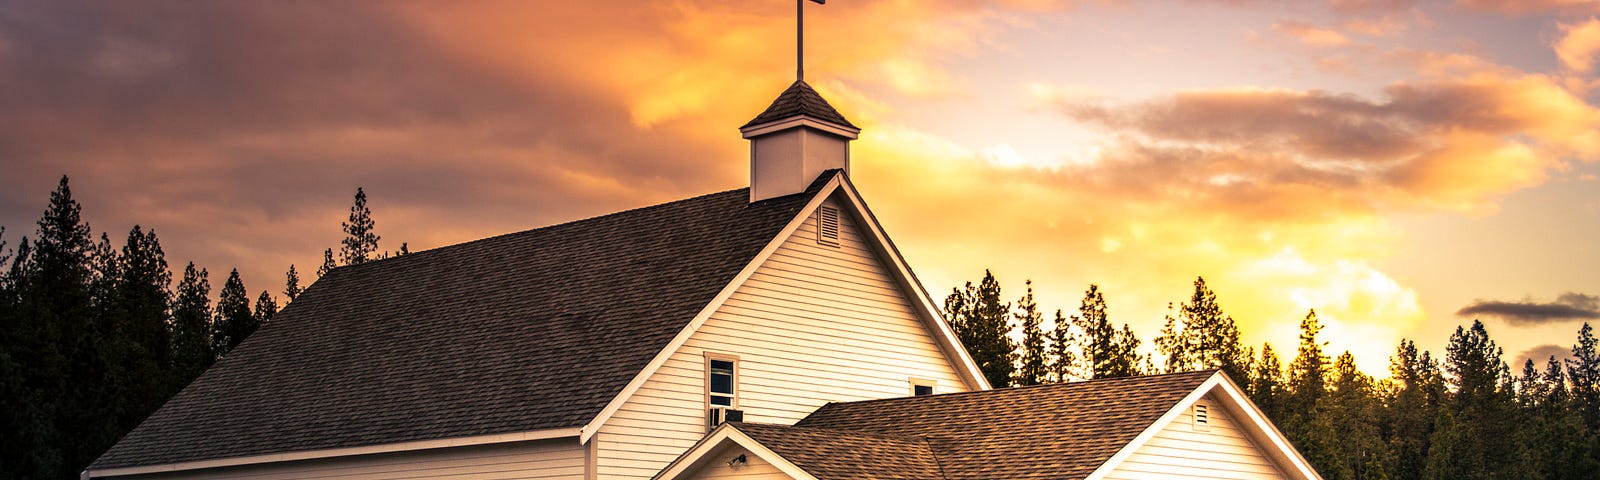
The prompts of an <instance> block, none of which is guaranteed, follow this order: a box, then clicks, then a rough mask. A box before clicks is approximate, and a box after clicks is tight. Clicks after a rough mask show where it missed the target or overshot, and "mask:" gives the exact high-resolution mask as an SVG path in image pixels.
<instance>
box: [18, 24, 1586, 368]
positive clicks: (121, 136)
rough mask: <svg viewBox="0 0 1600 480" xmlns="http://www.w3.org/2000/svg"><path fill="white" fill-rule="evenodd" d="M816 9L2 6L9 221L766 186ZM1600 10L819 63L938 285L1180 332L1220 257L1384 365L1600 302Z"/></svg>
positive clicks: (1248, 332)
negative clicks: (72, 199) (990, 285)
mask: <svg viewBox="0 0 1600 480" xmlns="http://www.w3.org/2000/svg"><path fill="white" fill-rule="evenodd" d="M793 8H794V5H793V2H789V1H777V0H771V1H766V0H763V1H737V2H711V1H691V0H679V1H637V0H631V1H586V2H555V1H550V2H528V1H506V2H487V1H471V2H465V1H461V2H431V3H425V2H394V1H385V2H376V1H373V2H348V1H331V2H328V1H324V2H256V3H245V2H205V3H201V2H171V3H169V2H148V1H138V2H101V3H94V4H77V3H74V2H62V1H39V2H16V1H9V0H0V172H3V173H0V225H5V226H6V227H7V229H8V230H7V232H6V236H5V238H6V239H8V240H10V241H11V244H12V245H15V241H16V239H17V238H18V237H19V236H20V235H22V234H28V235H31V234H32V230H33V222H34V221H35V220H36V219H37V218H38V216H39V213H40V212H41V211H42V210H43V208H44V204H45V201H46V199H47V194H48V192H49V190H50V189H51V188H53V187H54V185H55V180H56V179H57V178H58V177H59V176H60V175H62V174H67V175H70V176H71V177H72V182H73V185H74V187H75V191H76V193H77V194H78V197H79V199H80V201H81V202H82V203H83V204H84V208H85V217H86V219H87V220H88V221H89V222H90V223H91V224H92V225H93V226H94V227H95V229H96V232H102V231H105V232H110V233H111V235H112V237H113V238H114V239H117V240H118V241H119V243H120V238H121V237H122V236H123V235H125V234H126V231H127V229H128V228H129V227H131V226H132V225H133V224H135V223H139V224H142V225H145V226H147V227H152V228H154V229H155V230H156V231H157V232H158V233H159V234H160V236H161V238H162V240H163V243H164V245H165V247H166V251H167V254H168V258H169V261H170V262H172V263H173V264H174V268H175V269H177V270H181V269H182V263H183V262H186V261H188V260H193V261H195V262H197V263H198V264H200V265H201V266H204V267H208V268H210V269H211V270H212V276H213V277H212V278H213V280H212V281H213V283H215V284H220V283H221V278H222V277H223V276H224V275H225V274H226V273H225V272H226V271H227V270H228V269H229V268H231V267H235V266H237V267H238V268H239V269H240V270H241V272H242V273H243V275H244V280H245V283H246V285H247V286H248V287H249V288H250V289H251V290H253V291H260V290H262V289H271V290H272V291H274V292H278V291H281V290H282V280H283V271H284V270H285V268H286V267H287V266H288V265H289V264H290V263H294V264H296V265H298V266H299V268H300V270H301V271H302V272H310V271H313V270H315V266H316V265H317V264H318V263H319V258H320V252H321V251H322V249H323V248H326V247H333V246H336V245H337V242H338V240H339V238H340V237H341V233H340V231H339V229H338V226H339V222H340V220H342V218H343V217H344V215H345V213H346V209H347V208H348V206H349V202H350V196H351V194H352V193H353V191H354V189H355V187H356V186H358V185H360V186H363V187H365V188H366V189H367V191H368V193H369V194H370V196H371V198H372V200H371V201H372V208H373V210H374V211H375V215H376V217H377V221H378V229H379V233H380V234H381V235H382V236H383V242H382V246H383V247H384V248H387V249H396V248H398V247H399V242H402V241H404V242H408V243H409V246H410V248H411V249H412V250H421V249H426V248H432V247H438V246H442V245H448V244H453V243H457V242H462V241H467V240H472V239H476V238H481V237H484V236H488V235H492V234H497V233H504V232H510V231H517V230H524V229H528V228H534V227H538V226H544V225H549V224H553V223H558V222H562V221H568V220H574V219H579V218H584V217H588V216H593V215H597V214H603V213H608V212H612V211H616V210H621V209H625V208H631V207H637V206H643V205H648V204H653V203H659V202H663V201H668V200H673V199H677V198H682V197H687V196H691V195H696V194H701V193H708V192H712V191H720V190H725V189H730V188H738V187H742V186H744V185H745V184H746V182H747V176H746V175H747V168H748V166H747V158H746V154H747V146H746V144H745V143H744V141H743V140H741V139H740V138H739V135H738V132H737V127H738V126H739V125H741V124H743V123H744V122H745V121H746V120H748V119H750V118H751V117H753V116H754V115H755V114H756V113H759V112H760V110H761V109H762V108H763V107H764V106H765V105H766V104H767V103H768V102H770V101H771V100H772V98H773V97H774V96H776V95H777V93H778V92H779V91H781V90H782V89H783V88H784V87H785V86H787V85H788V83H789V82H790V81H792V75H793V73H792V72H793V47H794V45H793V41H794V38H793V30H792V29H793ZM1597 15H1600V2H1594V1H1585V0H1533V1H1493V2H1490V1H1481V0H1463V1H1460V2H1411V1H1405V0H1331V1H1329V2H1326V3H1317V2H1309V1H1307V2H1279V1H1265V0H1263V1H1249V0H1239V1H1225V0H1216V1H1191V2H1182V1H1159V2H1109V1H1108V2H1087V3H1066V2H1053V1H1048V0H1014V1H1005V2H979V1H956V0H945V1H926V0H919V1H909V0H885V1H869V0H836V1H834V2H829V4H828V5H826V6H817V5H808V14H807V28H808V37H807V40H808V42H807V43H808V45H807V65H808V80H810V81H811V83H812V84H813V85H815V86H816V87H817V88H818V89H819V90H820V91H821V92H822V93H823V95H824V96H826V97H827V98H828V99H829V100H830V101H831V102H832V103H833V104H834V105H835V106H836V107H838V109H839V110H840V111H842V112H843V113H844V114H845V115H846V116H847V117H848V118H850V120H851V121H852V122H854V123H856V124H857V125H860V126H861V127H862V129H863V132H862V135H861V140H859V141H857V142H856V143H855V146H854V153H853V167H854V169H855V170H854V171H853V172H852V176H853V178H854V180H855V183H856V184H857V186H859V187H860V189H861V190H862V192H863V194H864V195H865V196H866V199H867V201H868V202H869V203H870V204H871V206H872V207H873V208H874V210H875V212H876V214H877V215H878V217H879V219H880V220H881V221H882V222H883V223H884V225H885V227H886V228H887V229H888V231H889V232H890V234H891V235H892V236H893V237H894V239H895V241H896V243H897V244H898V246H899V247H900V249H901V251H902V252H904V253H905V255H906V256H907V258H908V260H909V261H910V262H911V264H912V266H913V268H914V269H915V270H916V271H917V272H918V274H919V275H920V277H921V279H922V280H923V282H924V283H925V284H926V285H927V287H928V289H929V291H930V292H932V293H933V294H934V295H935V297H937V299H942V297H943V295H944V294H946V293H948V292H949V290H950V288H952V287H954V286H956V285H958V284H959V283H960V282H962V281H965V280H972V279H976V278H977V277H978V276H981V274H982V270H983V269H984V268H985V267H988V268H992V269H994V271H995V273H996V274H997V275H998V276H999V277H1000V278H1001V279H1002V281H1003V282H1004V283H1005V285H1006V287H1007V289H1008V294H1009V295H1010V296H1016V295H1020V294H1021V293H1022V292H1021V286H1022V281H1023V279H1025V278H1031V279H1033V280H1034V283H1035V285H1036V287H1037V288H1038V291H1039V295H1040V296H1041V297H1042V298H1041V302H1040V303H1041V304H1042V305H1044V306H1045V307H1047V308H1050V309H1055V308H1064V309H1068V310H1069V311H1070V310H1072V309H1075V308H1076V306H1077V303H1078V300H1079V299H1080V298H1081V295H1082V292H1083V290H1084V289H1085V288H1086V287H1087V285H1088V284H1089V283H1091V282H1094V283H1099V284H1101V285H1102V286H1103V287H1104V290H1105V291H1106V297H1107V300H1108V302H1109V304H1110V307H1111V315H1112V317H1113V320H1114V321H1118V322H1130V323H1132V324H1133V325H1134V326H1135V328H1136V330H1137V331H1138V332H1139V333H1140V335H1141V337H1143V338H1144V339H1145V340H1146V341H1148V340H1149V339H1150V338H1151V337H1153V336H1154V335H1155V333H1156V330H1157V328H1158V327H1159V324H1160V322H1161V318H1162V316H1163V315H1164V314H1165V313H1166V305H1167V303H1168V302H1178V301H1182V300H1184V299H1185V298H1187V294H1188V292H1189V291H1190V289H1191V285H1190V282H1192V281H1193V279H1194V277H1195V276H1196V275H1204V276H1205V277H1206V278H1207V279H1208V281H1209V282H1210V283H1211V284H1212V286H1213V288H1214V289H1215V290H1216V291H1217V292H1218V294H1219V297H1220V300H1221V302H1222V306H1223V307H1224V309H1225V310H1226V311H1227V312H1229V313H1231V314H1232V315H1233V316H1234V318H1235V319H1237V320H1238V321H1240V322H1241V323H1242V324H1243V329H1244V332H1245V340H1246V341H1247V342H1249V343H1251V344H1256V345H1259V343H1260V342H1262V341H1272V342H1274V344H1275V346H1276V347H1277V348H1279V349H1280V350H1292V348H1293V341H1294V335H1295V328H1296V327H1297V325H1298V321H1299V319H1300V317H1302V316H1303V315H1304V314H1305V311H1306V310H1307V309H1308V308H1316V309H1317V311H1318V312H1319V314H1320V316H1321V318H1322V319H1323V320H1324V322H1325V323H1327V324H1328V325H1329V328H1328V329H1327V333H1328V336H1329V338H1328V340H1329V341H1330V342H1331V348H1332V349H1334V351H1343V350H1346V349H1348V350H1351V351H1353V352H1354V353H1355V354H1356V356H1357V359H1358V360H1359V361H1360V363H1361V364H1362V365H1363V367H1364V368H1365V369H1366V370H1368V371H1369V372H1372V373H1379V374H1381V373H1382V372H1383V369H1384V367H1385V365H1386V364H1387V360H1386V357H1387V355H1388V354H1389V353H1390V352H1391V351H1392V349H1393V348H1394V346H1395V345H1396V343H1397V342H1398V341H1399V339H1400V338H1402V337H1407V338H1414V339H1416V340H1418V341H1419V343H1420V344H1421V345H1422V346H1423V347H1425V348H1429V349H1433V350H1438V349H1440V348H1442V346H1443V344H1444V341H1445V340H1446V338H1447V337H1448V335H1449V332H1450V331H1451V330H1452V329H1454V327H1455V325H1457V324H1459V323H1461V322H1464V321H1465V322H1470V321H1471V319H1472V318H1475V317H1476V318H1484V319H1485V320H1486V321H1487V322H1488V323H1489V326H1490V329H1491V333H1492V334H1493V335H1494V336H1495V337H1496V338H1497V339H1498V340H1500V342H1501V344H1502V346H1504V347H1506V351H1507V354H1508V355H1507V356H1508V358H1507V359H1508V360H1512V358H1513V357H1517V356H1519V355H1520V354H1522V352H1525V351H1530V350H1532V349H1537V348H1541V347H1542V348H1545V350H1541V351H1540V352H1547V351H1548V349H1549V347H1548V345H1550V344H1560V345H1568V344H1570V343H1571V341H1572V339H1573V338H1574V336H1575V335H1574V332H1575V331H1576V330H1577V327H1578V325H1579V322H1580V321H1581V320H1582V319H1584V318H1590V319H1593V318H1595V317H1600V306H1597V305H1596V303H1600V302H1597V300H1600V299H1596V298H1595V296H1596V295H1600V242H1597V241H1596V236H1597V234H1600V181H1597V176H1600V162H1597V160H1600V130H1597V128H1600V108H1597V103H1596V101H1597V100H1600V88H1597V87H1600V65H1597V62H1600V57H1597V53H1600V20H1597V19H1596V16H1597ZM1458 312H1464V314H1463V315H1458ZM1544 354H1546V353H1540V354H1539V355H1541V356H1542V355H1544Z"/></svg>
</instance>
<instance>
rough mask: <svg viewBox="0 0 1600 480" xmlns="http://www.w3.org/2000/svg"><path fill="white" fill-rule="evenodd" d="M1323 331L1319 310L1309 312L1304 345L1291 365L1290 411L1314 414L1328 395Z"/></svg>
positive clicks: (1304, 323)
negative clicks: (1324, 395)
mask: <svg viewBox="0 0 1600 480" xmlns="http://www.w3.org/2000/svg"><path fill="white" fill-rule="evenodd" d="M1321 332H1322V322H1320V321H1318V320H1317V311H1316V310H1311V311H1309V312H1307V313H1306V318H1305V319H1302V320H1301V321H1300V346H1299V347H1298V350H1297V351H1296V353H1295V357H1294V361H1293V362H1291V363H1290V364H1289V395H1288V397H1287V398H1286V399H1285V400H1286V403H1287V405H1286V407H1287V408H1288V409H1289V410H1290V411H1294V412H1308V411H1310V410H1311V408H1313V407H1315V406H1316V405H1317V402H1318V401H1319V400H1321V399H1322V395H1323V394H1324V393H1326V392H1327V376H1328V355H1327V354H1325V353H1323V352H1322V347H1323V345H1325V343H1324V342H1322V341H1320V340H1318V339H1317V335H1318V334H1320V333H1321Z"/></svg>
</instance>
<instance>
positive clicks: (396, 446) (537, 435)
mask: <svg viewBox="0 0 1600 480" xmlns="http://www.w3.org/2000/svg"><path fill="white" fill-rule="evenodd" d="M580 433H581V432H580V431H579V429H578V428H553V429H545V430H530V431H525V432H512V433H499V434H492V435H478V436H472V437H457V438H443V439H437V440H419V441H414V442H400V443H389V444H382V445H366V446H360V447H341V448H328V449H321V450H306V451H300V452H285V453H270V454H264V455H250V456H244V457H230V458H218V459H210V460H194V461H188V462H179V463H164V464H155V465H139V466H128V467H107V468H88V469H85V470H84V471H83V472H82V473H81V474H80V478H83V479H89V478H104V477H120V476H126V475H144V474H153V473H169V472H182V471H189V470H200V469H206V468H221V467H236V466H242V465H257V464H263V463H280V462H292V461H298V460H314V459H319V458H332V457H347V456H353V455H371V454H376V453H394V452H409V451H415V450H430V449H435V448H449V447H465V446H473V445H491V444H498V443H512V442H526V441H534V440H552V439H559V438H574V437H578V436H579V434H580Z"/></svg>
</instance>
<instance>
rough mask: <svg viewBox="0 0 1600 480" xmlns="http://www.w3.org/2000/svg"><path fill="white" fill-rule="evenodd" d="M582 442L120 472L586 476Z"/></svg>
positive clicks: (152, 479) (259, 477) (168, 478)
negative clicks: (181, 470) (199, 468)
mask: <svg viewBox="0 0 1600 480" xmlns="http://www.w3.org/2000/svg"><path fill="white" fill-rule="evenodd" d="M584 454H585V451H584V448H583V446H582V445H580V444H578V440H577V439H576V438H564V439H557V440H539V441H533V442H516V443H502V444H494V445H478V446H469V447H452V448H440V449H432V450H418V451H411V452H397V453H383V454H375V455H361V456H355V457H334V458H325V459H316V460H301V461H295V462H284V463H269V464H258V465H243V466H237V467H223V468H213V469H202V470H191V471H185V472H171V473H159V474H147V475H138V476H131V477H117V478H128V479H138V480H147V479H148V480H157V479H160V480H201V479H249V480H289V479H363V480H365V479H373V480H381V479H423V478H452V479H455V478H459V479H469V478H470V479H474V480H480V479H481V480H494V479H541V480H545V479H560V480H582V479H583V478H584V460H585V458H584Z"/></svg>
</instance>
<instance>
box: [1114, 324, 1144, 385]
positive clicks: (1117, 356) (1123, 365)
mask: <svg viewBox="0 0 1600 480" xmlns="http://www.w3.org/2000/svg"><path fill="white" fill-rule="evenodd" d="M1139 344H1140V341H1139V337H1138V336H1136V335H1134V333H1133V328H1132V327H1129V326H1128V324H1126V323H1124V324H1122V331H1121V332H1118V333H1117V339H1116V341H1115V342H1113V345H1114V346H1115V347H1116V348H1114V349H1113V350H1112V351H1111V352H1110V354H1111V355H1110V358H1109V359H1107V361H1106V362H1105V367H1106V369H1105V371H1104V372H1102V373H1104V374H1105V376H1104V377H1103V378H1116V377H1133V376H1138V375H1146V374H1154V373H1155V366H1154V364H1153V363H1152V360H1151V359H1150V356H1149V355H1140V354H1139ZM1141 365H1142V366H1141Z"/></svg>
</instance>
